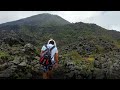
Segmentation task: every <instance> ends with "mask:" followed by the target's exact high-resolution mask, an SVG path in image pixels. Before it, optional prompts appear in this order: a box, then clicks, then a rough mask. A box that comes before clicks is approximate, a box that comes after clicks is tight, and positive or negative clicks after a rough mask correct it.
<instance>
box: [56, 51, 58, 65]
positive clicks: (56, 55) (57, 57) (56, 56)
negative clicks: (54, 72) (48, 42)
mask: <svg viewBox="0 0 120 90" xmlns="http://www.w3.org/2000/svg"><path fill="white" fill-rule="evenodd" d="M55 61H56V63H57V64H58V53H55Z"/></svg>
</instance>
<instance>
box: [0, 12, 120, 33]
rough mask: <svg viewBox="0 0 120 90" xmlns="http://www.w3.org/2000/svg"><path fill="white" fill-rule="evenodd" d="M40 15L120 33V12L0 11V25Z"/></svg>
mask: <svg viewBox="0 0 120 90" xmlns="http://www.w3.org/2000/svg"><path fill="white" fill-rule="evenodd" d="M41 13H50V14H56V15H59V16H61V17H62V18H64V19H66V20H68V21H69V22H73V23H75V22H85V23H95V24H97V25H100V26H102V27H104V28H106V29H111V30H112V29H113V30H117V31H120V11H0V24H1V23H5V22H10V21H14V20H19V19H21V18H26V17H29V16H32V15H37V14H41Z"/></svg>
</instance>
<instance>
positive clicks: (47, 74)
mask: <svg viewBox="0 0 120 90" xmlns="http://www.w3.org/2000/svg"><path fill="white" fill-rule="evenodd" d="M48 48H49V49H50V50H51V51H50V54H51V64H50V65H42V69H43V79H51V78H52V77H53V76H52V73H53V69H54V68H57V67H58V49H57V46H56V42H55V41H54V40H53V39H50V40H49V41H48V43H47V45H43V47H42V49H41V54H43V53H44V52H45V51H46V49H48Z"/></svg>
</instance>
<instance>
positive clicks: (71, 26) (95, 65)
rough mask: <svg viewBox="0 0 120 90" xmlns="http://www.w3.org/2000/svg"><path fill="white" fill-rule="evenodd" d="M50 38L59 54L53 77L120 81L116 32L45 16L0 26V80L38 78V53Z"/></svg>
mask: <svg viewBox="0 0 120 90" xmlns="http://www.w3.org/2000/svg"><path fill="white" fill-rule="evenodd" d="M50 38H53V39H55V41H56V43H57V47H58V50H59V54H60V55H59V64H60V67H59V68H58V69H57V70H55V71H54V75H55V77H54V78H61V79H71V78H75V79H93V78H94V79H118V78H120V77H119V76H120V74H119V71H120V63H119V62H120V32H117V31H112V30H107V29H104V28H102V27H101V26H98V25H96V24H90V23H83V22H79V23H69V22H68V21H66V20H64V19H63V18H61V17H59V16H56V15H49V14H40V15H35V16H32V17H28V18H26V19H22V20H18V21H14V22H9V23H5V24H2V25H0V64H1V65H0V77H1V78H17V79H18V78H22V79H23V78H28V79H31V78H36V79H38V78H41V77H39V74H40V73H41V70H39V69H40V65H39V53H40V49H41V47H42V45H43V44H45V43H47V41H48V40H49V39H50ZM61 75H63V76H61ZM41 76H42V75H41Z"/></svg>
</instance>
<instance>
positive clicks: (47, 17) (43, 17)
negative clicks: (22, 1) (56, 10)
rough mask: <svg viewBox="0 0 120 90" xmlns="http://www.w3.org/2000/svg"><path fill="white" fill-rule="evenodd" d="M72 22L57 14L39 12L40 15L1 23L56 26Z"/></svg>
mask: <svg viewBox="0 0 120 90" xmlns="http://www.w3.org/2000/svg"><path fill="white" fill-rule="evenodd" d="M69 23H70V22H68V21H66V20H65V19H63V18H61V17H60V16H57V15H51V14H47V13H45V14H39V15H34V16H31V17H28V18H24V19H20V20H17V21H13V22H8V23H4V24H2V25H0V27H2V26H9V25H13V26H15V25H18V26H21V25H28V26H40V27H41V26H42V27H44V26H56V25H65V24H69Z"/></svg>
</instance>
